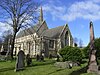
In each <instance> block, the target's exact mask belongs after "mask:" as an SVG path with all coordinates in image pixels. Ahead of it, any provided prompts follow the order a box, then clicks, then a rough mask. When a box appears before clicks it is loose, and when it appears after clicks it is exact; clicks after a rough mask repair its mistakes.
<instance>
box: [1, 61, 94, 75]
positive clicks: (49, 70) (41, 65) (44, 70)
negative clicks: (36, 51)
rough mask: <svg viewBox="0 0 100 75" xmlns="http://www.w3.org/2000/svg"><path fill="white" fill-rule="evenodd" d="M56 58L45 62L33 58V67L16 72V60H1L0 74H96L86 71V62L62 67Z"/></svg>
mask: <svg viewBox="0 0 100 75" xmlns="http://www.w3.org/2000/svg"><path fill="white" fill-rule="evenodd" d="M54 62H55V61H54V60H48V59H46V61H45V62H37V61H35V60H33V65H32V66H31V67H25V69H24V70H22V71H18V72H14V69H15V63H16V62H15V61H12V62H11V61H6V62H4V61H2V62H1V61H0V75H95V74H88V73H85V71H86V65H87V64H86V63H84V64H82V65H81V66H78V67H73V68H72V69H61V68H57V67H55V66H54Z"/></svg>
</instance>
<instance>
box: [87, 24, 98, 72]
mask: <svg viewBox="0 0 100 75" xmlns="http://www.w3.org/2000/svg"><path fill="white" fill-rule="evenodd" d="M94 39H95V37H94V29H93V23H92V22H90V51H89V62H88V70H87V72H88V73H97V72H98V66H97V57H96V49H95V47H94Z"/></svg>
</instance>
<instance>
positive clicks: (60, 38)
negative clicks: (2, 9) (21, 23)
mask: <svg viewBox="0 0 100 75" xmlns="http://www.w3.org/2000/svg"><path fill="white" fill-rule="evenodd" d="M73 45H74V44H73V38H72V35H71V32H70V30H69V27H68V25H67V24H65V25H63V26H59V27H56V28H52V29H49V28H48V26H47V23H46V21H45V20H44V19H43V11H42V7H41V9H40V17H39V23H38V24H36V25H34V26H33V27H30V28H27V29H26V30H23V31H20V32H19V33H18V34H17V36H16V39H15V48H14V51H15V52H16V53H18V51H19V50H23V51H24V52H25V54H28V53H29V54H30V55H31V56H36V55H37V54H40V52H43V54H44V56H45V57H48V56H49V55H50V54H52V55H54V56H55V55H57V52H58V51H59V50H60V49H61V48H63V47H65V46H73Z"/></svg>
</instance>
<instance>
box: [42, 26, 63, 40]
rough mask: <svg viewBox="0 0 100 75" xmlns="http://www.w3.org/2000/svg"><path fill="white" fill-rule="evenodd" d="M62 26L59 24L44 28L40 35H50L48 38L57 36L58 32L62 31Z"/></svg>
mask: <svg viewBox="0 0 100 75" xmlns="http://www.w3.org/2000/svg"><path fill="white" fill-rule="evenodd" d="M63 28H64V26H59V27H56V28H52V29H48V30H45V31H44V32H43V33H42V34H41V36H44V37H50V38H58V37H59V35H60V33H61V32H62V30H63Z"/></svg>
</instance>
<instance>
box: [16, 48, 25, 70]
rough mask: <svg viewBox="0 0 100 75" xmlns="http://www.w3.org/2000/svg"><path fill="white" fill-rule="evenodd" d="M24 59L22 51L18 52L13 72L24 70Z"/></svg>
mask: <svg viewBox="0 0 100 75" xmlns="http://www.w3.org/2000/svg"><path fill="white" fill-rule="evenodd" d="M24 59H25V54H24V52H23V51H22V50H20V51H19V52H18V56H17V60H16V67H15V71H19V70H23V69H24V66H25V63H24Z"/></svg>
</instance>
